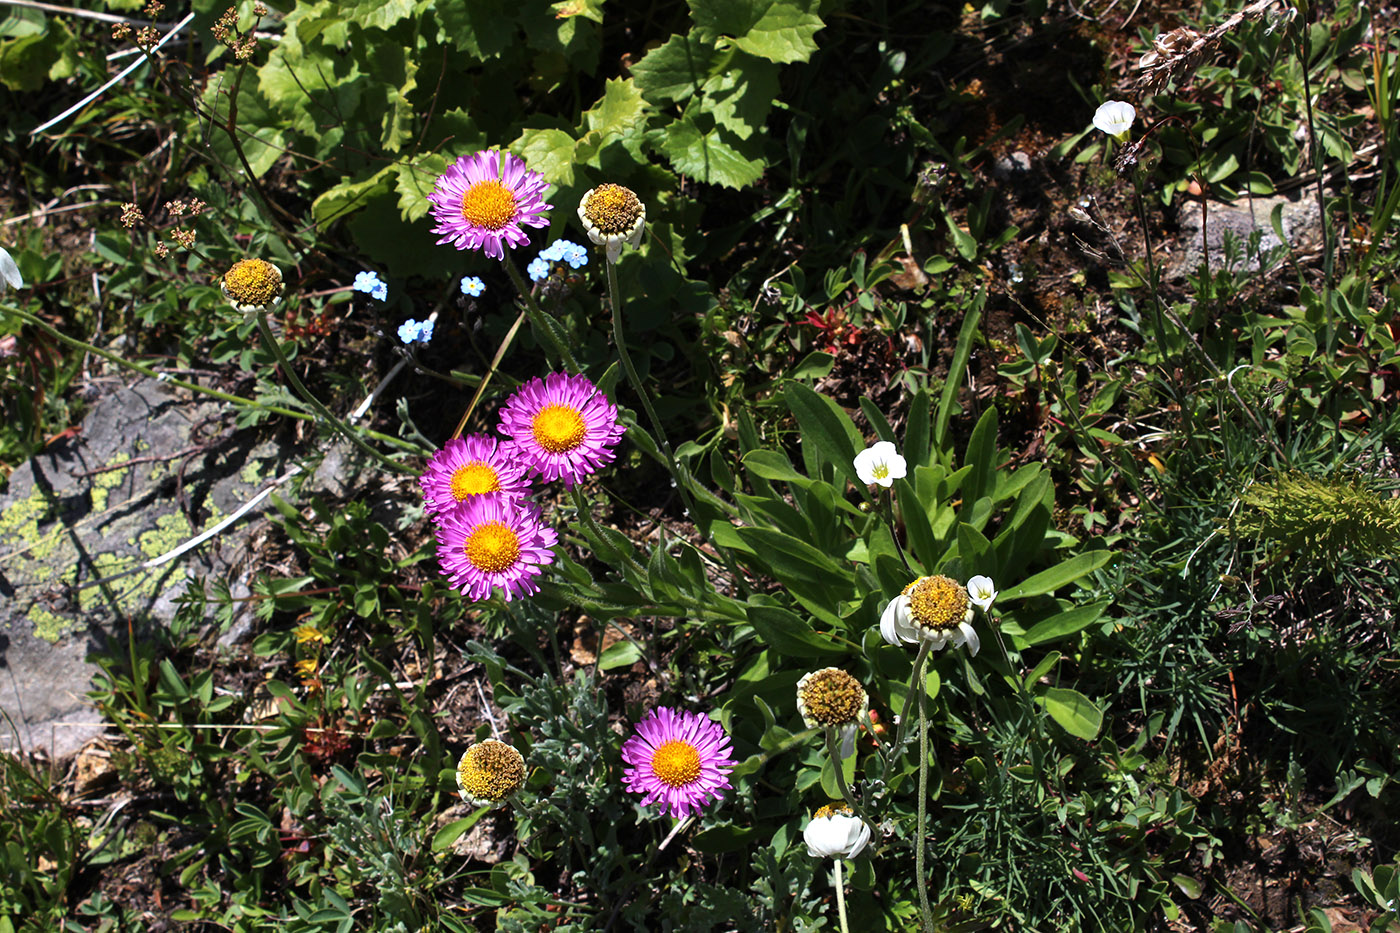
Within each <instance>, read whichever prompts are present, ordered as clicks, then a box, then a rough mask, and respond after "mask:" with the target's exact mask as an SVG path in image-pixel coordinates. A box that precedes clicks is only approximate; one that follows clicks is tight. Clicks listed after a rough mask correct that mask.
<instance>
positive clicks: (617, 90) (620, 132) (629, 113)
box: [583, 78, 647, 138]
mask: <svg viewBox="0 0 1400 933" xmlns="http://www.w3.org/2000/svg"><path fill="white" fill-rule="evenodd" d="M646 106H647V105H646V101H644V100H642V92H641V89H640V88H638V87H637V85H636V82H635V81H634V79H632V78H625V79H624V78H613V79H611V80H610V81H608V82H607V84H605V85H603V96H602V97H600V98H598V102H597V103H596V104H594V105H593V106H592V107H590V108H589V109H588V110H587V111H586V112H585V113H584V115H583V125H584V126H586V127H588V129H590V130H594V131H596V132H598V133H601V134H602V135H603V136H604V137H605V138H606V137H609V136H625V135H627V134H628V133H631V132H633V131H634V130H635V129H636V128H637V127H638V125H639V124H641V122H642V121H643V119H644V118H645V115H646Z"/></svg>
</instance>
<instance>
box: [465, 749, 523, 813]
mask: <svg viewBox="0 0 1400 933" xmlns="http://www.w3.org/2000/svg"><path fill="white" fill-rule="evenodd" d="M524 783H525V758H524V757H523V756H522V755H521V754H520V752H518V751H516V750H515V749H514V748H512V747H511V746H509V745H507V744H506V743H505V742H498V741H496V740H495V739H486V740H484V741H481V742H478V743H476V744H475V745H473V746H472V747H471V748H469V749H467V750H466V752H465V753H463V755H462V760H461V761H459V762H458V763H457V793H459V794H461V795H462V799H463V800H465V801H467V802H468V803H470V804H472V806H476V807H495V806H499V805H501V804H503V803H505V801H506V798H507V797H509V796H510V795H511V794H513V793H515V792H516V791H518V790H519V789H520V787H521V785H523V784H524Z"/></svg>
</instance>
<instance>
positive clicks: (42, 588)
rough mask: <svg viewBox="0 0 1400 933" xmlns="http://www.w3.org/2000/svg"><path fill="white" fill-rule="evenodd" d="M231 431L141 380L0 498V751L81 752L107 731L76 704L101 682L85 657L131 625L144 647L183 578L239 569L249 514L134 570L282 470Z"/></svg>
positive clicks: (202, 406) (227, 419)
mask: <svg viewBox="0 0 1400 933" xmlns="http://www.w3.org/2000/svg"><path fill="white" fill-rule="evenodd" d="M232 420H233V419H232V416H231V414H230V413H229V412H228V411H227V410H226V406H225V405H224V404H223V403H220V402H217V401H213V400H206V399H204V398H198V399H190V398H185V397H183V393H180V394H177V393H176V392H174V391H172V390H171V389H170V388H168V387H167V386H164V385H162V384H160V383H159V382H157V381H155V380H146V381H143V382H140V383H138V384H136V385H135V386H133V387H130V388H123V389H119V390H118V391H116V392H114V393H112V394H111V395H110V396H108V397H107V398H105V399H103V400H102V401H101V402H99V403H98V404H97V406H96V407H95V408H94V409H93V410H92V411H91V412H90V413H89V414H88V416H87V418H86V419H84V421H83V424H82V430H81V432H80V433H79V434H78V435H77V436H76V437H73V438H69V439H67V440H65V441H63V442H60V443H57V444H54V445H53V446H51V447H50V448H49V449H48V450H46V451H44V452H43V453H42V454H40V455H39V456H37V457H35V458H34V459H33V460H31V461H30V462H29V463H27V464H25V465H23V466H22V467H20V468H19V469H17V470H15V472H14V473H13V474H12V475H11V477H10V482H9V488H8V490H7V491H6V493H5V494H4V495H3V496H0V667H3V668H4V673H3V674H0V711H3V713H4V716H5V717H8V721H7V722H6V721H0V750H3V749H15V748H17V747H22V748H26V749H27V748H33V747H36V746H44V747H46V748H48V750H49V752H50V754H51V755H53V756H55V757H61V756H63V755H66V754H70V753H72V752H74V751H76V750H77V749H78V748H80V747H81V746H82V745H83V743H84V742H85V741H86V740H87V739H88V738H90V737H91V736H93V735H95V734H97V733H98V732H100V731H101V730H102V726H101V725H100V717H99V716H98V714H97V712H96V710H94V709H92V707H91V705H90V704H89V703H88V702H87V700H86V697H85V696H84V694H85V693H86V691H87V690H88V688H89V682H90V680H91V677H92V675H93V673H95V671H96V670H97V668H96V665H95V664H92V663H91V662H89V661H88V660H87V655H88V654H89V652H91V651H93V650H96V649H99V648H102V647H103V646H106V645H108V644H109V643H110V642H111V640H112V639H113V638H114V637H115V638H117V639H122V638H125V637H126V632H127V631H128V623H130V626H131V629H132V630H133V631H135V632H138V633H139V632H142V631H144V630H148V629H149V627H150V626H151V625H153V624H164V623H167V622H169V620H170V619H171V618H172V617H173V614H174V608H175V603H174V599H175V598H176V597H177V596H178V595H179V593H180V592H182V591H183V589H184V588H185V586H186V585H187V583H188V581H189V580H190V579H191V578H192V577H197V576H204V575H212V574H224V575H229V574H230V572H231V571H233V570H235V569H236V567H237V566H238V565H239V564H240V563H241V561H242V558H241V551H242V546H241V540H242V535H241V534H240V528H241V527H243V526H244V525H246V524H247V522H248V521H250V520H254V519H256V518H257V516H258V515H259V512H258V511H254V512H252V513H250V514H249V515H248V516H245V517H244V518H242V519H241V520H240V522H239V523H238V524H235V525H233V526H231V527H230V528H229V529H228V530H226V532H225V533H223V534H221V535H220V536H218V537H217V538H215V539H213V540H211V541H209V542H207V543H205V544H203V545H200V546H199V547H197V548H194V549H193V550H191V551H188V552H186V553H185V554H183V555H181V557H179V558H177V559H175V560H172V561H170V562H167V563H164V564H162V565H160V566H158V567H152V568H144V569H143V567H142V564H143V563H144V562H148V561H150V560H152V559H154V558H157V557H159V556H161V555H163V554H165V553H166V552H168V551H170V550H172V549H174V548H176V547H177V546H179V545H180V544H182V543H183V542H185V541H187V540H188V539H190V538H192V537H194V536H195V535H197V534H198V533H199V532H200V531H201V530H202V529H204V528H206V527H211V526H213V525H214V524H215V523H216V522H218V521H219V520H220V519H221V518H222V517H223V516H226V515H228V514H230V513H232V512H233V511H235V510H236V509H237V508H238V507H239V506H240V505H242V503H244V502H245V501H247V500H248V499H249V498H251V497H252V496H253V495H254V494H255V493H256V492H257V491H258V490H259V489H260V488H262V487H263V486H265V485H266V480H267V479H269V478H272V477H275V476H277V475H280V474H281V473H282V472H283V471H284V470H285V468H286V465H285V459H284V455H283V454H282V453H280V452H279V451H278V450H277V448H276V446H275V445H273V444H271V443H262V444H258V443H257V434H256V432H255V431H252V430H244V431H235V430H233V429H232ZM11 724H13V726H11Z"/></svg>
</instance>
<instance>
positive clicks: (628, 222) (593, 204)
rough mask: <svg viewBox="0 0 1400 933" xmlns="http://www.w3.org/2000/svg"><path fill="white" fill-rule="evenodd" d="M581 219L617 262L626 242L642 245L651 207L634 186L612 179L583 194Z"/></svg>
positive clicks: (592, 237)
mask: <svg viewBox="0 0 1400 933" xmlns="http://www.w3.org/2000/svg"><path fill="white" fill-rule="evenodd" d="M578 219H579V220H580V221H581V222H582V223H583V229H584V230H586V231H587V232H588V238H589V239H590V240H592V241H593V242H594V243H597V244H598V245H599V246H601V247H603V248H604V249H605V250H606V251H607V255H608V262H617V257H618V256H619V255H621V253H622V244H623V243H626V244H627V245H628V246H631V247H633V248H634V249H635V248H636V247H638V246H640V245H641V243H642V228H643V227H645V226H646V222H647V208H646V205H645V204H643V203H642V202H641V201H640V200H638V198H637V195H636V194H635V193H633V191H632V189H631V188H624V187H622V186H621V185H614V184H611V183H609V184H605V185H599V186H598V187H596V188H594V189H592V190H591V191H589V192H588V193H587V194H585V195H584V196H583V200H582V201H579V203H578Z"/></svg>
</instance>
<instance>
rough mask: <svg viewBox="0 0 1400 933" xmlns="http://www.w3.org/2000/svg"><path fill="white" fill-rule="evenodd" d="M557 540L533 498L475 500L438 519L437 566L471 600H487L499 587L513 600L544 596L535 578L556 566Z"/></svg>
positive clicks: (480, 498) (489, 497)
mask: <svg viewBox="0 0 1400 933" xmlns="http://www.w3.org/2000/svg"><path fill="white" fill-rule="evenodd" d="M557 540H558V535H557V534H555V531H554V529H553V528H550V527H548V526H547V525H545V524H544V523H543V522H541V521H540V507H539V506H538V505H536V504H535V503H533V502H531V501H529V500H528V499H519V500H517V499H510V498H507V497H504V496H473V497H472V498H471V499H468V500H467V501H466V502H465V503H463V504H462V505H461V506H459V507H458V508H455V509H453V510H451V511H450V512H445V513H443V514H442V516H441V517H440V518H439V519H438V526H437V542H438V562H439V563H440V564H441V565H442V573H443V574H444V575H445V576H446V577H447V578H448V579H449V580H450V581H451V583H452V585H453V586H454V587H456V588H457V589H459V590H461V591H462V595H463V596H466V597H468V598H469V599H488V598H490V596H491V590H492V589H493V588H495V587H500V589H501V593H502V596H503V598H504V599H505V600H506V601H507V602H509V601H510V599H511V598H512V597H515V596H528V595H529V594H531V593H538V592H539V589H540V588H539V585H538V584H537V583H536V582H535V579H534V578H535V577H537V576H539V574H540V568H541V567H543V566H546V565H547V564H552V563H554V552H553V551H551V550H550V548H552V547H554V544H555V542H556V541H557Z"/></svg>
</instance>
